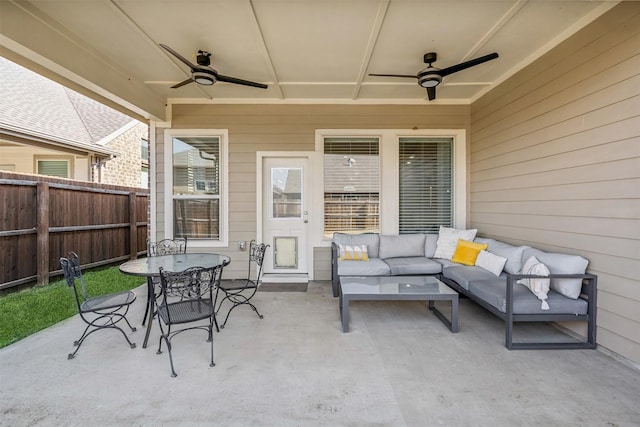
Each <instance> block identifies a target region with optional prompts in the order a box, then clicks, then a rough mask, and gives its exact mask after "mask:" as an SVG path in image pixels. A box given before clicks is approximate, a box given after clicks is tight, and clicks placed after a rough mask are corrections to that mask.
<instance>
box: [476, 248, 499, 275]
mask: <svg viewBox="0 0 640 427" xmlns="http://www.w3.org/2000/svg"><path fill="white" fill-rule="evenodd" d="M506 262H507V259H506V258H505V257H503V256H500V255H496V254H492V253H491V252H488V251H480V253H479V254H478V258H476V265H477V266H478V267H481V268H484V269H485V270H487V271H490V272H491V273H493V274H495V275H496V276H499V275H500V273H502V269H503V268H504V264H505V263H506Z"/></svg>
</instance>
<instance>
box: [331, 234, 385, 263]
mask: <svg viewBox="0 0 640 427" xmlns="http://www.w3.org/2000/svg"><path fill="white" fill-rule="evenodd" d="M333 241H334V242H335V243H336V244H338V245H343V246H346V245H349V246H354V245H356V246H361V245H366V246H367V252H368V254H369V258H378V256H379V247H380V235H379V234H378V233H362V234H346V233H333Z"/></svg>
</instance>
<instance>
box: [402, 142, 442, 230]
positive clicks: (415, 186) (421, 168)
mask: <svg viewBox="0 0 640 427" xmlns="http://www.w3.org/2000/svg"><path fill="white" fill-rule="evenodd" d="M398 160H399V173H400V189H399V200H398V202H399V210H400V211H399V232H400V234H407V233H434V232H438V230H439V227H440V226H441V225H443V226H445V227H452V226H453V138H433V137H415V138H400V140H399V153H398Z"/></svg>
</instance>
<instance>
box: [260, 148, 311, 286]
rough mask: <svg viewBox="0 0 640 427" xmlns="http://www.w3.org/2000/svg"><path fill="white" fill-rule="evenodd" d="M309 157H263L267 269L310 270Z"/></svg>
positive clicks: (284, 270) (282, 271)
mask: <svg viewBox="0 0 640 427" xmlns="http://www.w3.org/2000/svg"><path fill="white" fill-rule="evenodd" d="M308 164H309V161H308V159H307V158H306V157H263V158H262V235H263V236H262V237H263V241H264V242H265V243H268V244H269V245H271V247H270V249H269V250H268V251H267V255H266V256H265V260H264V265H263V269H264V272H265V273H284V274H286V273H297V274H300V273H308V259H309V251H310V248H309V247H308V242H307V239H308V237H307V232H308V227H309V224H308V222H309V206H308V204H309V197H308V195H309V194H310V193H309V191H308V182H307V181H308Z"/></svg>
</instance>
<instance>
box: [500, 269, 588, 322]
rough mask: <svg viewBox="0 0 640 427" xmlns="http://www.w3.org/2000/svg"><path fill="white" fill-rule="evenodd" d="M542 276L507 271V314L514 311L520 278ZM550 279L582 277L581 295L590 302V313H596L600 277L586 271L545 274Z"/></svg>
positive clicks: (537, 277)
mask: <svg viewBox="0 0 640 427" xmlns="http://www.w3.org/2000/svg"><path fill="white" fill-rule="evenodd" d="M540 277H541V276H537V275H533V274H509V273H507V295H506V298H507V307H506V308H507V315H509V313H513V286H514V284H515V283H516V282H517V281H518V280H520V279H539V278H540ZM544 277H545V278H549V279H582V292H581V295H580V297H581V298H582V296H583V295H584V296H585V297H586V298H583V299H585V300H587V301H588V303H589V315H591V314H592V310H593V314H595V305H596V286H597V282H598V277H597V276H596V275H594V274H590V273H585V274H549V275H548V276H544Z"/></svg>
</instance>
